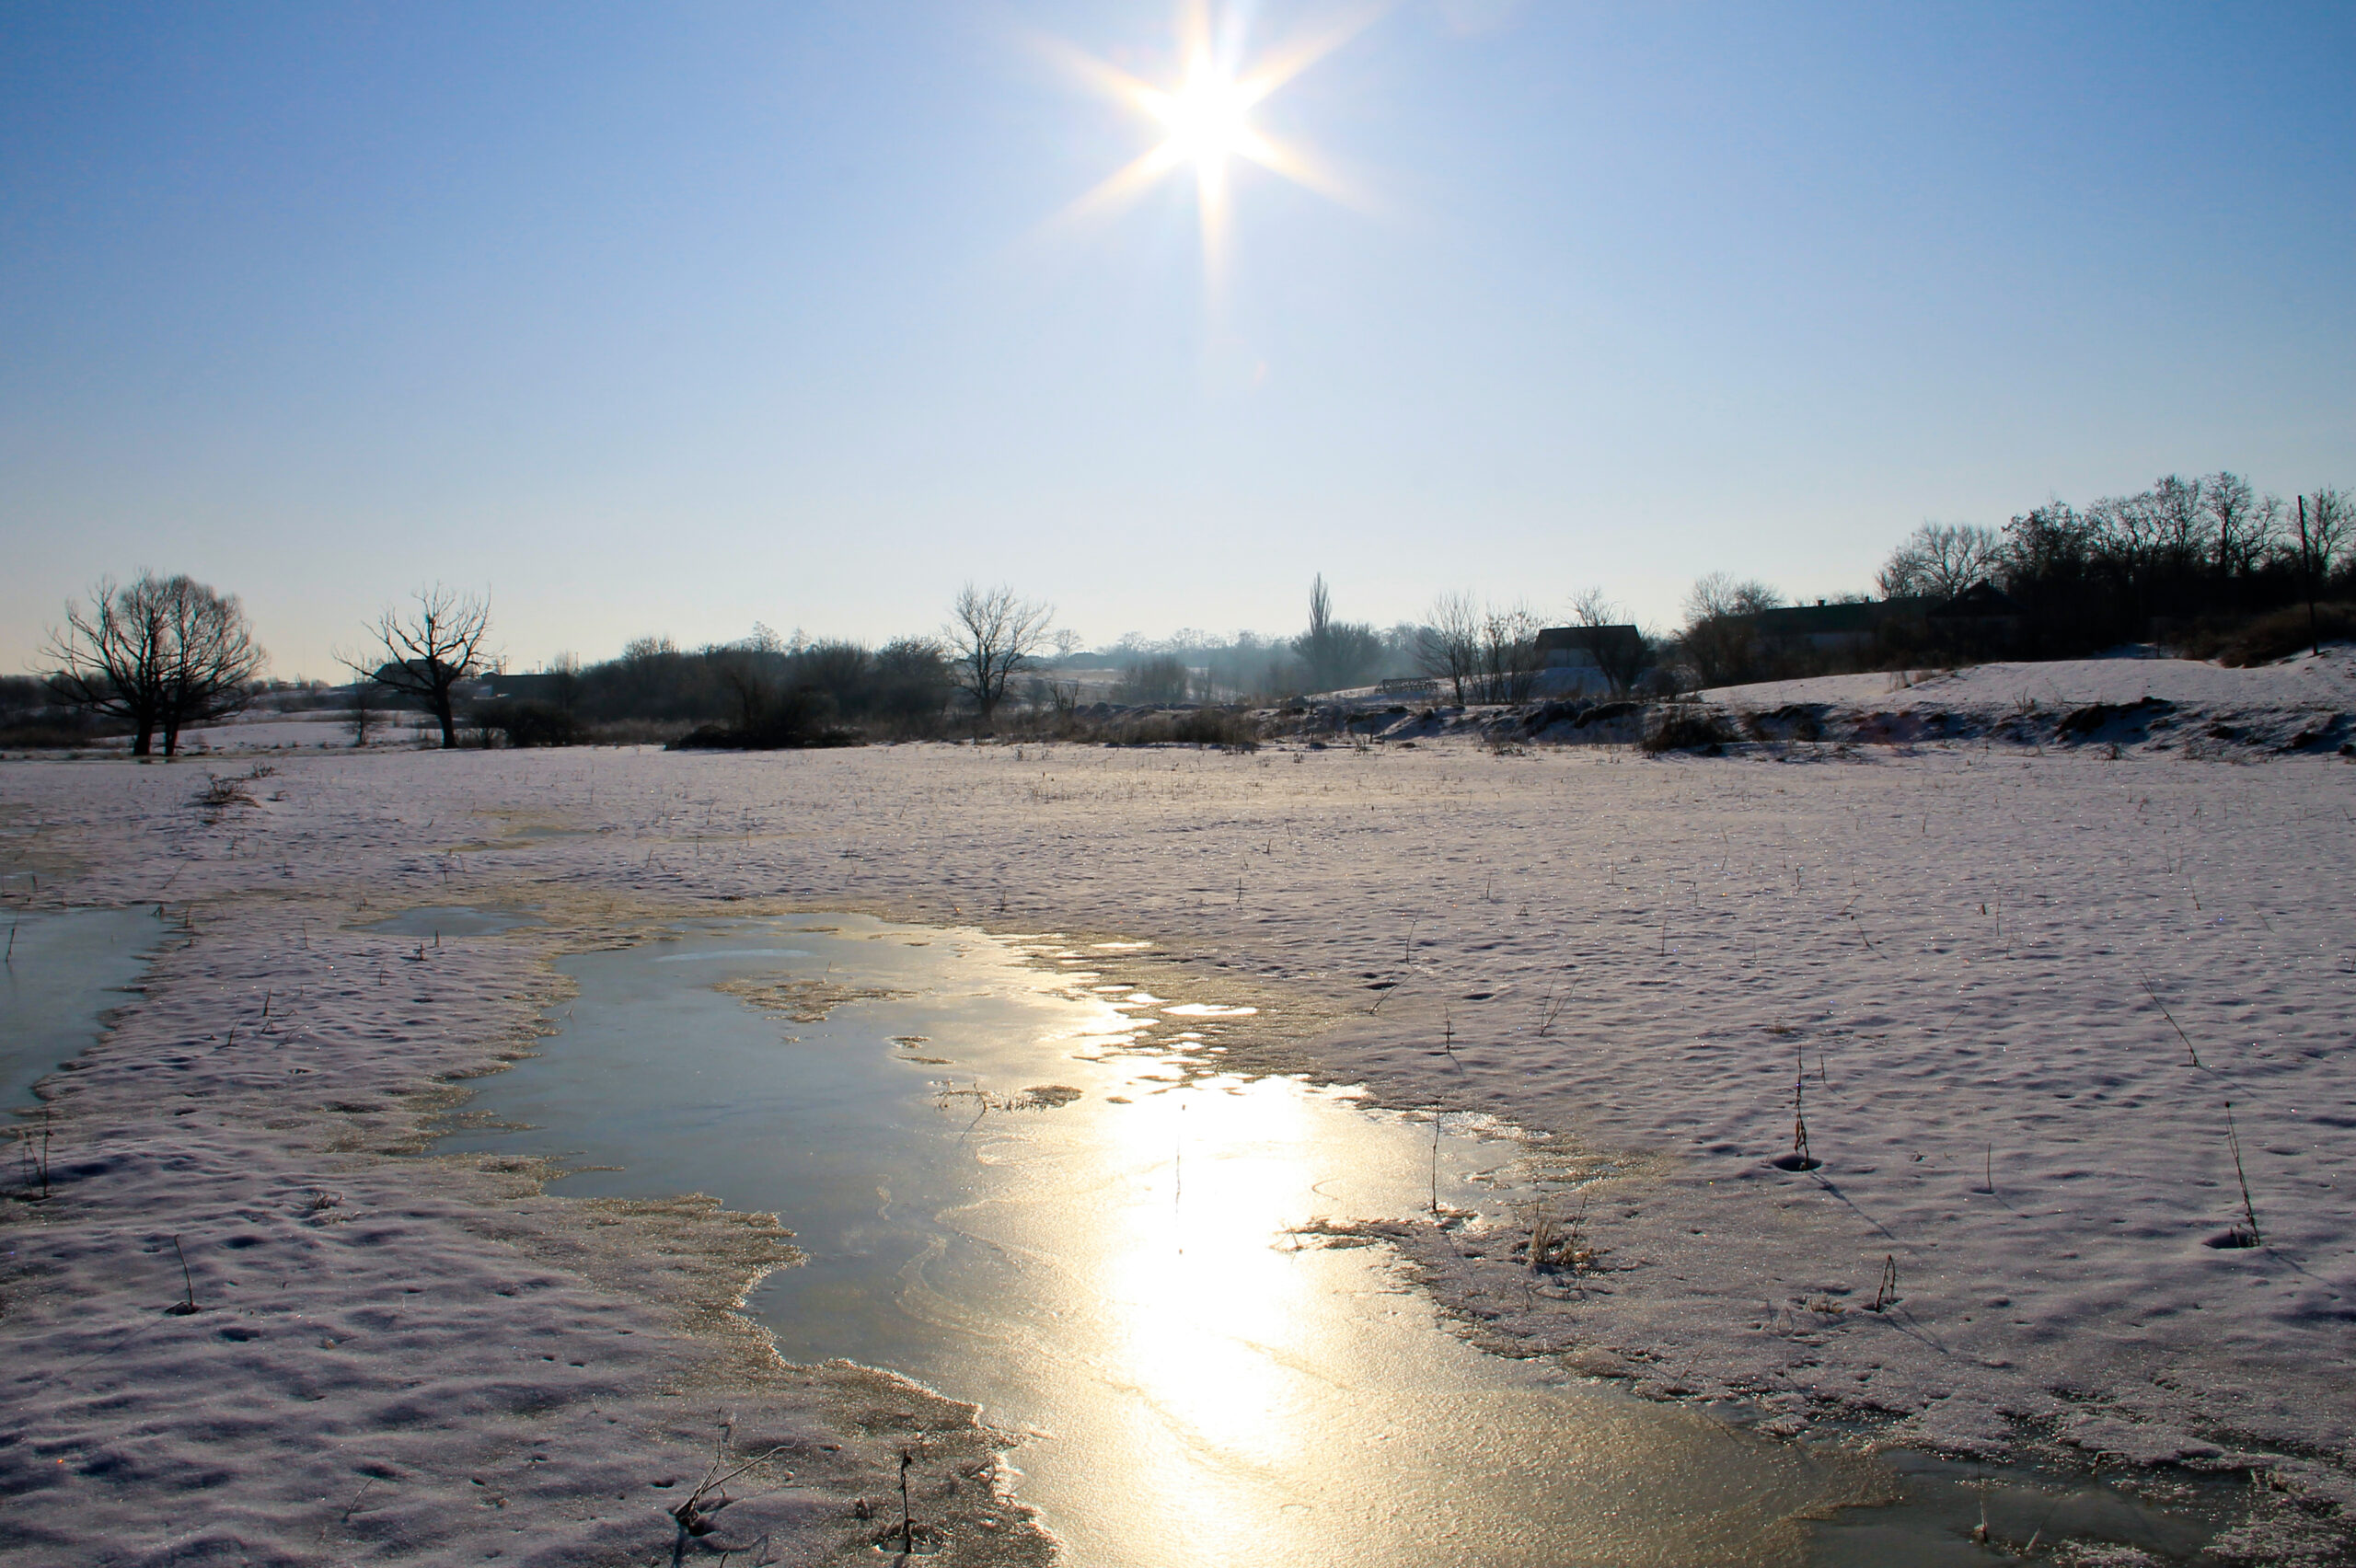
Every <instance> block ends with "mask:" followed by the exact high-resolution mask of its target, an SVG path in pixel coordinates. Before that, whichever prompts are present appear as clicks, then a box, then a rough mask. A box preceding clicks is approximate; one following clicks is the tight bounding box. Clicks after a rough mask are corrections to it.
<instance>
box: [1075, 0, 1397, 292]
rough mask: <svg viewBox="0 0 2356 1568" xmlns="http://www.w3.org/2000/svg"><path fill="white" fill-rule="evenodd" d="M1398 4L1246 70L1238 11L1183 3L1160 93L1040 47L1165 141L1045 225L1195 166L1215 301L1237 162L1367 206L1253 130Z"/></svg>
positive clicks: (1331, 27)
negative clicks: (1277, 97)
mask: <svg viewBox="0 0 2356 1568" xmlns="http://www.w3.org/2000/svg"><path fill="white" fill-rule="evenodd" d="M1395 3H1396V0H1369V3H1366V4H1360V5H1357V6H1352V7H1351V8H1349V9H1348V10H1345V11H1344V12H1342V13H1341V14H1340V15H1339V16H1337V17H1334V18H1333V19H1332V20H1330V21H1329V22H1328V23H1326V24H1325V25H1324V26H1323V27H1322V28H1319V29H1315V30H1313V31H1311V32H1308V33H1304V34H1302V35H1300V36H1299V37H1297V38H1295V39H1293V40H1290V41H1289V42H1288V43H1286V44H1284V45H1283V46H1281V47H1280V48H1278V49H1276V51H1275V52H1273V53H1271V54H1269V55H1268V56H1266V57H1265V58H1263V59H1261V60H1259V61H1256V62H1254V63H1253V64H1252V65H1251V67H1250V69H1248V70H1246V69H1244V68H1243V61H1242V53H1243V44H1244V29H1243V17H1244V13H1243V12H1242V10H1241V9H1239V8H1235V7H1230V8H1228V9H1226V10H1225V11H1223V12H1221V13H1218V14H1217V15H1215V14H1214V12H1213V10H1212V6H1211V4H1210V0H1181V5H1180V6H1179V12H1178V19H1177V29H1176V31H1177V41H1178V45H1179V60H1180V68H1179V75H1178V79H1177V81H1176V83H1175V84H1174V85H1172V86H1155V85H1153V84H1151V83H1149V82H1146V81H1143V80H1140V79H1139V78H1138V76H1136V75H1133V74H1131V73H1130V72H1127V71H1125V70H1123V69H1121V68H1120V67H1119V66H1117V65H1114V64H1113V63H1110V62H1108V61H1104V60H1101V59H1099V58H1097V57H1096V56H1094V55H1092V54H1090V53H1088V52H1085V51H1084V50H1080V49H1078V48H1076V47H1074V46H1072V45H1071V44H1068V43H1066V42H1063V41H1062V40H1057V39H1052V38H1042V39H1040V40H1038V42H1039V44H1040V45H1041V47H1042V48H1043V49H1044V50H1045V52H1047V53H1049V54H1050V55H1051V56H1052V57H1054V58H1055V59H1056V60H1057V61H1058V62H1060V63H1063V64H1064V65H1065V66H1067V67H1068V69H1070V70H1072V71H1073V72H1074V73H1075V74H1076V75H1079V76H1080V78H1081V79H1082V80H1084V81H1085V82H1087V83H1088V84H1089V85H1091V86H1093V87H1095V88H1097V89H1098V90H1099V91H1102V92H1103V93H1105V94H1107V95H1108V96H1110V97H1112V98H1114V99H1115V100H1117V101H1119V102H1121V103H1124V104H1126V105H1127V106H1128V107H1129V108H1131V109H1132V110H1136V111H1137V112H1138V114H1140V115H1141V116H1143V117H1144V118H1145V119H1147V120H1149V121H1152V122H1153V123H1154V124H1155V125H1156V126H1158V127H1159V128H1160V130H1161V133H1162V139H1161V141H1160V142H1159V143H1157V144H1155V145H1154V146H1152V147H1151V148H1149V150H1148V151H1146V152H1145V153H1143V154H1141V155H1140V156H1138V157H1136V158H1134V159H1132V160H1131V161H1130V162H1128V163H1127V164H1126V165H1124V166H1123V167H1120V168H1119V169H1117V170H1115V171H1114V173H1113V174H1112V175H1110V176H1108V177H1107V178H1106V179H1103V181H1101V182H1100V183H1098V184H1097V185H1096V186H1095V187H1094V188H1092V189H1091V190H1088V191H1087V192H1086V193H1084V194H1083V195H1081V196H1080V197H1079V198H1078V199H1077V200H1075V201H1074V202H1071V203H1070V204H1069V205H1068V206H1067V207H1066V208H1064V210H1063V211H1062V212H1061V213H1057V216H1056V218H1055V219H1053V220H1051V222H1052V223H1053V224H1054V225H1058V226H1060V225H1067V224H1070V223H1074V222H1078V221H1080V220H1082V219H1085V218H1089V217H1093V216H1100V215H1104V214H1108V213H1113V212H1115V211H1118V210H1119V209H1121V208H1123V207H1126V206H1127V205H1128V204H1129V203H1131V202H1134V201H1136V200H1137V199H1138V197H1139V196H1141V195H1142V194H1144V192H1145V191H1146V190H1148V189H1149V188H1150V187H1151V186H1153V185H1154V184H1155V183H1157V182H1158V181H1160V180H1161V179H1163V178H1164V177H1165V176H1167V175H1169V174H1171V173H1172V172H1173V171H1175V170H1177V169H1180V168H1183V167H1185V166H1187V165H1189V164H1192V165H1193V166H1194V171H1195V221H1196V223H1197V224H1198V225H1199V226H1200V229H1201V238H1202V251H1203V265H1204V269H1205V273H1206V276H1207V280H1208V281H1209V282H1210V283H1211V286H1212V289H1213V292H1214V294H1216V293H1217V292H1218V280H1219V274H1220V271H1221V269H1222V265H1223V259H1224V257H1225V255H1226V252H1227V237H1228V235H1229V232H1230V227H1231V223H1232V208H1233V205H1234V199H1233V183H1234V182H1233V178H1232V173H1231V166H1232V165H1233V164H1234V162H1235V160H1237V159H1239V158H1241V159H1244V160H1246V161H1248V162H1250V163H1252V164H1254V165H1256V166H1258V167H1262V168H1265V169H1267V170H1269V171H1270V172H1271V173H1274V174H1276V175H1278V176H1280V177H1282V178H1283V179H1288V180H1291V181H1292V182H1293V183H1295V184H1297V185H1299V186H1301V187H1302V188H1303V189H1305V190H1313V191H1315V192H1317V193H1318V194H1319V195H1322V196H1324V197H1326V198H1328V199H1329V200H1332V201H1335V202H1342V203H1344V204H1345V205H1349V206H1353V207H1359V208H1363V207H1364V206H1365V205H1366V202H1365V201H1364V199H1363V197H1361V196H1360V195H1358V194H1357V192H1356V191H1354V190H1351V189H1349V188H1348V187H1347V186H1346V185H1345V183H1344V182H1343V181H1342V180H1341V179H1339V178H1338V177H1336V176H1335V175H1334V173H1333V172H1332V171H1331V170H1329V169H1327V168H1325V167H1322V166H1321V165H1320V164H1319V163H1318V162H1317V161H1316V160H1315V159H1314V158H1312V157H1311V156H1310V155H1309V154H1308V153H1307V152H1305V151H1304V150H1302V149H1301V148H1299V147H1297V146H1292V145H1288V144H1285V143H1283V142H1280V141H1278V140H1277V139H1276V138H1275V137H1273V136H1270V135H1268V134H1267V133H1265V132H1263V131H1261V130H1260V129H1259V128H1258V127H1257V126H1255V125H1253V123H1252V120H1251V116H1252V111H1253V110H1254V109H1256V108H1258V107H1259V105H1261V104H1262V103H1264V102H1265V101H1266V99H1267V98H1269V97H1270V96H1271V95H1272V94H1274V93H1276V91H1277V90H1278V89H1280V88H1281V87H1283V86H1285V85H1286V84H1287V83H1288V82H1290V81H1292V80H1293V78H1295V77H1296V76H1299V75H1300V74H1301V73H1302V72H1304V71H1306V70H1308V69H1309V68H1310V67H1311V66H1312V65H1314V64H1316V63H1318V62H1319V61H1321V60H1322V59H1324V58H1325V57H1326V56H1327V55H1329V54H1331V53H1333V52H1334V51H1335V50H1337V49H1339V48H1341V47H1342V46H1343V45H1344V44H1345V43H1347V42H1349V41H1350V40H1352V39H1353V38H1356V37H1357V35H1358V34H1359V33H1360V32H1363V31H1364V30H1365V29H1367V27H1368V26H1369V24H1370V23H1372V22H1373V21H1374V20H1375V19H1376V18H1377V17H1380V16H1381V15H1382V14H1383V13H1384V12H1385V11H1388V10H1390V9H1391V8H1392V6H1393V5H1394V4H1395Z"/></svg>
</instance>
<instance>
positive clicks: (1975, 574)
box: [1876, 523, 2004, 599]
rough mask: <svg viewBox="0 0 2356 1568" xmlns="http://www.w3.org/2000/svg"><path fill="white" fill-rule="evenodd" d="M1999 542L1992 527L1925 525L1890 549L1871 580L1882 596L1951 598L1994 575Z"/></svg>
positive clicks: (2001, 556)
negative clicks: (1880, 567) (1886, 557)
mask: <svg viewBox="0 0 2356 1568" xmlns="http://www.w3.org/2000/svg"><path fill="white" fill-rule="evenodd" d="M2003 559H2004V540H2003V538H2002V537H2001V536H1998V534H1997V533H1996V531H1995V530H1994V529H1993V528H1981V527H1975V526H1974V525H1971V524H1969V523H1925V524H1923V525H1922V526H1921V527H1920V528H1917V529H1915V530H1914V532H1913V534H1912V535H1911V536H1910V537H1909V538H1908V539H1907V541H1906V542H1905V543H1904V544H1902V545H1900V546H1899V547H1898V548H1896V549H1895V550H1892V551H1891V552H1890V556H1889V559H1888V560H1887V561H1886V562H1884V563H1883V564H1882V569H1881V571H1880V572H1879V573H1878V574H1877V578H1876V583H1877V586H1878V587H1879V588H1880V589H1881V594H1882V597H1883V598H1885V599H1911V598H1924V599H1952V598H1954V597H1956V596H1957V595H1958V594H1961V593H1962V592H1963V591H1964V590H1965V589H1967V588H1969V587H1970V586H1972V585H1973V584H1974V583H1976V582H1981V581H1982V580H1983V579H1986V578H1988V577H1991V576H1992V575H1994V573H1995V571H1996V570H1997V567H1998V566H1999V564H2000V563H2001V562H2002V561H2003Z"/></svg>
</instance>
